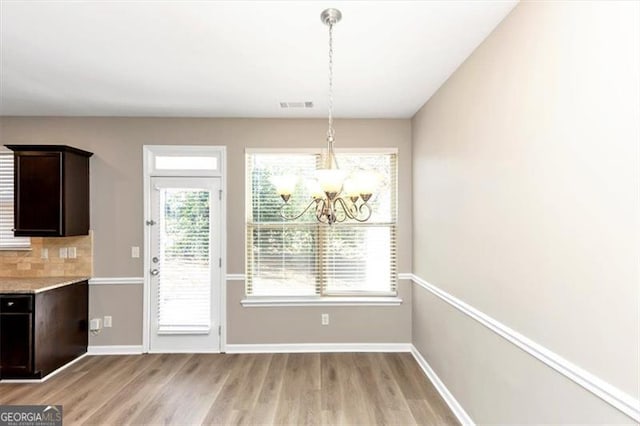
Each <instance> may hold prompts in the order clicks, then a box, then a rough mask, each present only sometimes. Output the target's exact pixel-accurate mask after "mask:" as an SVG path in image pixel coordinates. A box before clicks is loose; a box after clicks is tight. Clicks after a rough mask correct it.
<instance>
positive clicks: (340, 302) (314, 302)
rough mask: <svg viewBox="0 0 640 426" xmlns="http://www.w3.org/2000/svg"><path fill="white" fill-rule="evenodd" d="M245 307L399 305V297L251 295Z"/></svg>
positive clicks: (243, 303) (242, 302) (242, 303)
mask: <svg viewBox="0 0 640 426" xmlns="http://www.w3.org/2000/svg"><path fill="white" fill-rule="evenodd" d="M240 304H241V305H242V306H244V307H256V308H269V307H274V306H399V305H401V304H402V299H401V298H399V297H371V296H369V297H365V296H352V297H251V298H246V299H242V300H241V301H240Z"/></svg>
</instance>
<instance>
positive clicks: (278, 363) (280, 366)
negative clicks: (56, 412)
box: [0, 353, 458, 425]
mask: <svg viewBox="0 0 640 426" xmlns="http://www.w3.org/2000/svg"><path fill="white" fill-rule="evenodd" d="M0 404H2V405H9V404H11V405H22V404H47V405H54V404H56V405H57V404H61V405H63V415H64V424H65V425H76V424H78V425H125V424H150V425H151V424H153V425H155V424H173V425H196V424H198V425H199V424H220V425H232V424H233V425H236V424H254V425H258V424H259V425H263V424H264V425H267V424H280V425H370V424H371V425H373V424H380V425H381V424H385V425H391V424H395V425H411V424H419V425H436V424H437V425H453V424H458V422H457V421H456V419H455V417H454V416H453V414H452V413H451V411H450V410H449V408H448V407H447V405H446V404H445V402H444V401H443V400H442V398H441V397H440V395H439V394H438V392H437V391H436V390H435V388H434V387H433V385H432V384H431V383H430V382H429V380H428V379H427V378H426V377H425V376H424V374H423V372H422V370H421V369H420V367H419V366H418V364H417V363H416V362H415V360H414V359H413V357H412V356H411V355H410V354H408V353H321V354H148V355H129V356H87V357H85V358H84V359H82V360H81V361H79V362H78V363H76V364H74V365H72V366H71V367H69V368H68V369H66V370H64V371H62V372H61V373H59V374H58V375H56V376H54V377H52V378H51V379H49V380H47V381H46V382H44V383H29V384H15V383H0Z"/></svg>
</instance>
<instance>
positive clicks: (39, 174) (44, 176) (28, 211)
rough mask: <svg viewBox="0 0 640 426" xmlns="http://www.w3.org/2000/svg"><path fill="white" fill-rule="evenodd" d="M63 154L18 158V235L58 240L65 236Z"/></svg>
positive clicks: (32, 154) (16, 191) (26, 153)
mask: <svg viewBox="0 0 640 426" xmlns="http://www.w3.org/2000/svg"><path fill="white" fill-rule="evenodd" d="M61 184H62V153H60V152H38V153H35V152H34V153H29V152H25V153H20V154H19V155H16V157H15V219H14V220H15V235H16V236H59V235H61V232H62V223H61V219H62V211H61V209H62V195H63V194H62V185H61Z"/></svg>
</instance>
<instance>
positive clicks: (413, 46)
mask: <svg viewBox="0 0 640 426" xmlns="http://www.w3.org/2000/svg"><path fill="white" fill-rule="evenodd" d="M516 3H517V2H516V1H483V0H473V1H332V2H327V1H295V2H294V1H55V2H53V1H7V0H0V14H1V16H0V19H1V22H0V24H1V26H0V54H1V58H0V67H1V68H0V71H1V76H0V89H1V92H0V115H44V116H47V115H71V116H165V117H166V116H172V117H186V116H188V117H280V118H284V117H324V116H326V114H327V108H328V107H327V100H326V98H327V90H328V89H327V87H328V82H327V79H328V71H327V67H328V65H327V61H328V59H327V50H328V47H327V43H328V30H327V27H326V26H325V25H323V24H322V22H321V21H320V12H321V11H322V10H323V9H325V8H327V7H338V8H339V9H340V10H341V11H342V14H343V19H342V21H341V22H340V23H339V24H338V25H337V26H336V27H335V29H334V39H335V41H334V49H335V54H334V62H335V65H334V74H335V77H334V82H335V83H334V87H335V89H334V90H335V96H334V105H335V107H334V110H335V115H336V116H337V117H345V118H346V117H349V118H356V117H358V118H408V117H411V116H413V114H414V113H415V112H416V111H417V110H418V109H419V108H420V107H421V106H422V105H423V104H424V102H425V101H426V100H427V99H428V98H429V97H430V96H431V95H433V93H435V91H436V90H437V89H438V88H439V87H440V85H442V83H443V82H444V81H445V80H446V79H447V78H448V77H449V76H450V75H451V73H453V71H455V69H456V68H457V67H458V66H459V65H460V64H461V63H462V62H463V61H464V60H465V59H466V58H467V57H468V56H469V54H470V53H471V52H472V51H473V50H474V49H475V48H476V47H477V46H478V45H479V44H480V43H481V42H482V41H483V40H484V38H485V37H486V36H487V35H488V34H489V33H490V32H491V31H492V30H493V29H494V28H495V27H496V25H497V24H498V23H499V22H500V21H501V20H502V19H503V18H504V17H505V16H506V15H507V14H508V13H509V11H510V10H511V9H512V8H513V7H514V6H515V4H516ZM282 101H294V102H295V101H312V102H313V103H314V108H310V109H297V108H289V109H282V108H281V107H280V102H282Z"/></svg>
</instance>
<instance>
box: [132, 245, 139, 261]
mask: <svg viewBox="0 0 640 426" xmlns="http://www.w3.org/2000/svg"><path fill="white" fill-rule="evenodd" d="M131 257H132V258H134V259H135V258H138V257H140V247H137V246H131Z"/></svg>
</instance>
